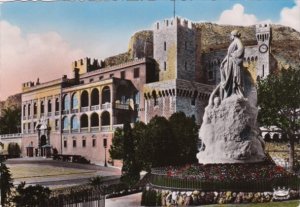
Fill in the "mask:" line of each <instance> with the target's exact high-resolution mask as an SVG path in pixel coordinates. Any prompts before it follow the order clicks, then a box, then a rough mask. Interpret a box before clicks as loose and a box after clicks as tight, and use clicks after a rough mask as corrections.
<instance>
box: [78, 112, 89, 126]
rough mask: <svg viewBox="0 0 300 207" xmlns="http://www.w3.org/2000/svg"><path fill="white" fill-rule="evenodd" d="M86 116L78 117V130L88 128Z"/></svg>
mask: <svg viewBox="0 0 300 207" xmlns="http://www.w3.org/2000/svg"><path fill="white" fill-rule="evenodd" d="M88 119H89V118H88V115H86V114H82V115H81V117H80V128H87V127H89V120H88Z"/></svg>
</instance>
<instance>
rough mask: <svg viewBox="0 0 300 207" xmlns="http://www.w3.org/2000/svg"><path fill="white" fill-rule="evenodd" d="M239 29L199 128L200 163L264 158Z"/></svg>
mask: <svg viewBox="0 0 300 207" xmlns="http://www.w3.org/2000/svg"><path fill="white" fill-rule="evenodd" d="M239 37H240V34H239V32H238V31H237V30H234V31H232V32H231V38H232V40H233V41H232V43H231V44H230V46H229V48H228V54H227V55H226V57H225V58H224V60H223V62H222V63H221V65H220V71H221V82H220V84H219V85H217V87H216V88H215V89H214V91H213V92H212V93H211V95H210V98H209V103H208V106H207V107H206V108H205V113H204V116H203V123H202V126H201V128H200V131H199V139H201V142H200V143H202V145H201V146H200V147H199V153H198V154H197V158H198V161H199V163H203V164H207V163H246V162H261V161H263V160H264V158H265V153H264V147H263V146H264V143H263V140H262V138H261V137H260V135H259V128H258V126H257V121H256V119H257V112H258V110H257V107H256V106H255V105H253V103H252V102H249V101H248V99H247V98H246V97H244V95H243V90H242V81H241V70H242V69H243V68H242V65H241V64H242V60H243V53H244V48H243V45H242V43H241V41H240V39H239Z"/></svg>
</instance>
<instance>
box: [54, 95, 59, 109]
mask: <svg viewBox="0 0 300 207" xmlns="http://www.w3.org/2000/svg"><path fill="white" fill-rule="evenodd" d="M55 111H59V99H58V98H56V99H55Z"/></svg>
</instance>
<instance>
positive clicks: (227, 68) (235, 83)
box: [220, 30, 244, 100]
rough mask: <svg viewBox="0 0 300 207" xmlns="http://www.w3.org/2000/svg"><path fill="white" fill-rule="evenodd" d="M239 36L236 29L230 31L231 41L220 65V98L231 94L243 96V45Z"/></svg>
mask: <svg viewBox="0 0 300 207" xmlns="http://www.w3.org/2000/svg"><path fill="white" fill-rule="evenodd" d="M240 36H241V34H240V33H239V32H238V31H237V30H233V31H232V32H231V34H230V38H231V40H232V42H231V44H230V45H229V47H228V52H227V55H226V57H225V58H224V60H223V61H222V63H221V66H220V74H221V83H220V98H221V99H222V100H223V99H225V98H227V97H229V96H231V95H232V94H236V95H240V96H243V92H242V85H241V84H242V81H241V67H242V63H243V57H244V46H243V44H242V42H241V40H240Z"/></svg>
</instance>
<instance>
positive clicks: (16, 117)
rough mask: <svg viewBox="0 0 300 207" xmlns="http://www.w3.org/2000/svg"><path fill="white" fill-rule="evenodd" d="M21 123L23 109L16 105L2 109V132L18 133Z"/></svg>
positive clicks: (0, 118)
mask: <svg viewBox="0 0 300 207" xmlns="http://www.w3.org/2000/svg"><path fill="white" fill-rule="evenodd" d="M20 125H21V109H20V108H17V107H15V106H13V107H10V108H6V109H2V116H1V117H0V133H2V134H11V133H18V132H19V131H18V130H19V129H20Z"/></svg>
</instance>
